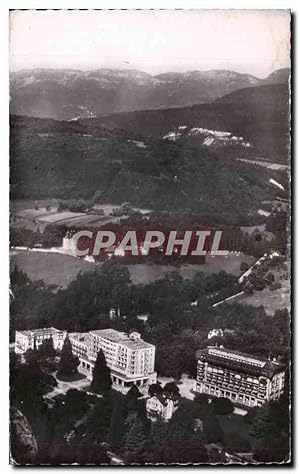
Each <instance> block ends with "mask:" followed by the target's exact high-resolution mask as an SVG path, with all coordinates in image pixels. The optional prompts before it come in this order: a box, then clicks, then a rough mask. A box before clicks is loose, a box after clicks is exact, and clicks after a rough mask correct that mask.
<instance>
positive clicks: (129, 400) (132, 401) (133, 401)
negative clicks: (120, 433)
mask: <svg viewBox="0 0 300 474" xmlns="http://www.w3.org/2000/svg"><path fill="white" fill-rule="evenodd" d="M140 397H142V394H141V392H140V391H139V389H138V388H137V386H136V385H132V387H130V389H129V390H128V392H127V393H126V395H125V399H126V407H127V410H128V411H137V410H138V399H139V398H140Z"/></svg>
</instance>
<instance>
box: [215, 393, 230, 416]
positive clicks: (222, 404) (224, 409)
mask: <svg viewBox="0 0 300 474" xmlns="http://www.w3.org/2000/svg"><path fill="white" fill-rule="evenodd" d="M212 404H213V407H214V410H215V412H216V413H217V414H218V415H228V414H229V413H232V412H233V409H234V406H233V403H232V402H231V400H229V399H228V398H223V397H221V398H215V399H214V400H213V402H212Z"/></svg>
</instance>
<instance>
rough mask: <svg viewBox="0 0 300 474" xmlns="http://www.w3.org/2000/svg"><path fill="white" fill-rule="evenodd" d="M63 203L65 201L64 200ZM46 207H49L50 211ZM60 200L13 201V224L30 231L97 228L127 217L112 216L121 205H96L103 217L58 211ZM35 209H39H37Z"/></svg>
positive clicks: (142, 211)
mask: <svg viewBox="0 0 300 474" xmlns="http://www.w3.org/2000/svg"><path fill="white" fill-rule="evenodd" d="M62 201H63V200H62ZM46 206H49V208H48V210H47V209H46ZM57 206H58V200H55V199H48V200H47V199H42V200H36V201H25V200H24V201H22V200H18V201H13V202H12V203H11V214H12V224H13V225H14V226H17V227H23V226H25V227H26V228H28V229H32V230H37V229H38V228H39V230H40V231H43V230H44V228H45V227H46V225H48V224H64V225H66V226H68V227H72V226H90V227H97V226H100V225H102V224H106V223H108V222H119V221H120V219H122V218H125V217H126V215H125V214H124V215H123V216H119V217H115V216H111V215H110V214H111V211H112V210H113V209H114V208H118V207H120V204H108V203H106V204H96V205H95V206H94V207H95V209H102V211H103V212H104V214H103V215H96V214H86V213H85V212H70V211H68V210H65V211H62V212H58V211H57ZM35 207H36V208H37V209H35ZM135 209H136V210H139V211H140V212H141V213H142V214H146V213H147V212H149V209H139V208H135Z"/></svg>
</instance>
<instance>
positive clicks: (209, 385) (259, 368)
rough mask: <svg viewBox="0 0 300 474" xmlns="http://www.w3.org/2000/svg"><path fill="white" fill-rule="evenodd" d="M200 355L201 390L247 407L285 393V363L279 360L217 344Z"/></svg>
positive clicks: (199, 377)
mask: <svg viewBox="0 0 300 474" xmlns="http://www.w3.org/2000/svg"><path fill="white" fill-rule="evenodd" d="M196 355H197V360H198V364H197V383H196V391H197V392H198V393H206V394H207V395H211V396H214V397H225V398H229V399H230V400H231V401H232V402H233V403H236V404H241V405H244V406H246V407H253V406H261V405H263V404H264V403H265V402H269V401H271V400H278V399H279V398H280V396H281V394H282V393H283V389H284V379H285V366H284V365H283V364H280V363H278V362H276V361H275V360H273V361H271V360H269V359H265V358H261V357H257V356H253V355H249V354H244V353H241V352H238V351H231V350H228V349H225V348H223V347H215V346H208V347H207V348H206V349H203V350H200V351H198V352H197V354H196Z"/></svg>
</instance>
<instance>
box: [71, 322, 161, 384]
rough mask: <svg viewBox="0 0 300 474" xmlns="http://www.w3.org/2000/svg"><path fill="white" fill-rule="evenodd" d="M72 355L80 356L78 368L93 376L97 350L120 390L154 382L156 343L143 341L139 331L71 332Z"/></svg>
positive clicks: (101, 330)
mask: <svg viewBox="0 0 300 474" xmlns="http://www.w3.org/2000/svg"><path fill="white" fill-rule="evenodd" d="M69 339H70V341H71V344H72V351H73V354H74V355H76V356H78V357H79V362H80V365H79V367H78V370H79V371H80V372H82V373H83V374H85V375H86V376H87V377H88V378H92V373H93V368H94V365H95V361H96V358H97V355H98V352H99V351H100V349H102V351H103V353H104V356H105V359H106V363H107V365H108V367H109V368H110V370H111V377H112V382H113V383H114V384H115V385H116V386H119V388H120V389H121V390H123V389H126V388H128V387H130V386H132V385H133V384H135V385H137V386H138V387H143V386H147V385H149V384H152V383H156V372H155V371H154V362H155V346H154V345H152V344H149V343H148V342H145V341H144V340H143V339H142V338H141V335H140V334H139V333H138V332H132V333H130V334H126V333H124V332H119V331H116V330H115V329H99V330H95V331H90V332H89V333H71V334H69Z"/></svg>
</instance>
